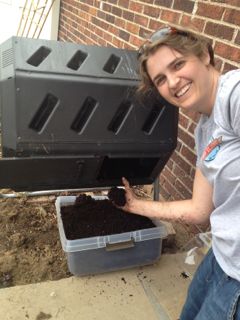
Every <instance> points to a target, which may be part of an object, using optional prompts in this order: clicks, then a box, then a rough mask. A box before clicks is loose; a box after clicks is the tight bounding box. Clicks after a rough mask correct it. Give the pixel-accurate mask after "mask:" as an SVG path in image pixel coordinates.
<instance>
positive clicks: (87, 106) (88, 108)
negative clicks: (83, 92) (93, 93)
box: [71, 97, 97, 134]
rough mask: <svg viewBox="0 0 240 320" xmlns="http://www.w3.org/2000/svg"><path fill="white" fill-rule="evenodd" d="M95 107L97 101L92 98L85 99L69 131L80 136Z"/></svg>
mask: <svg viewBox="0 0 240 320" xmlns="http://www.w3.org/2000/svg"><path fill="white" fill-rule="evenodd" d="M96 107H97V101H96V100H95V99H93V98H92V97H87V98H86V99H85V101H84V103H83V105H82V107H81V109H80V111H79V112H78V114H77V116H76V118H75V119H74V121H73V123H72V125H71V129H72V130H74V131H76V132H77V133H79V134H81V133H82V132H83V130H84V129H85V127H86V125H87V124H88V122H89V120H90V118H91V116H92V115H93V113H94V111H95V110H96Z"/></svg>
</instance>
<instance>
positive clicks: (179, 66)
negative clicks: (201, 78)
mask: <svg viewBox="0 0 240 320" xmlns="http://www.w3.org/2000/svg"><path fill="white" fill-rule="evenodd" d="M184 64H185V61H184V60H180V61H178V62H176V63H175V65H174V68H175V69H176V70H179V69H181V67H183V66H184Z"/></svg>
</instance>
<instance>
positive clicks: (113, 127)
mask: <svg viewBox="0 0 240 320" xmlns="http://www.w3.org/2000/svg"><path fill="white" fill-rule="evenodd" d="M132 108H133V104H132V103H131V102H130V101H123V102H122V103H121V104H120V106H119V107H118V110H117V112H116V113H115V115H114V117H113V118H112V120H111V122H110V123H109V125H108V130H109V131H112V132H114V133H115V134H117V133H118V132H119V131H120V129H121V128H122V126H123V124H124V122H125V120H126V119H127V117H128V115H129V113H130V112H131V110H132Z"/></svg>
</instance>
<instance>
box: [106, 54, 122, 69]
mask: <svg viewBox="0 0 240 320" xmlns="http://www.w3.org/2000/svg"><path fill="white" fill-rule="evenodd" d="M120 60H121V59H120V58H119V57H117V56H116V55H115V54H111V56H110V58H109V59H108V61H107V62H106V63H105V65H104V67H103V70H104V71H106V72H108V73H114V72H115V70H116V69H117V66H118V65H119V62H120Z"/></svg>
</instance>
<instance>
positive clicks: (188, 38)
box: [138, 27, 215, 94]
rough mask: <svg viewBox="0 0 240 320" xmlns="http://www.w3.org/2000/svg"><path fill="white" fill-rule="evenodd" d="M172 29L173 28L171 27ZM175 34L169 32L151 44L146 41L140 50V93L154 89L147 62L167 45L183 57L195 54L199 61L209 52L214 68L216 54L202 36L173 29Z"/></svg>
mask: <svg viewBox="0 0 240 320" xmlns="http://www.w3.org/2000/svg"><path fill="white" fill-rule="evenodd" d="M170 28H171V27H170ZM173 30H174V32H171V31H170V32H169V33H168V34H167V35H166V36H164V37H162V38H161V39H160V40H156V41H153V42H151V40H150V41H146V42H145V43H144V44H143V46H142V47H140V49H139V63H140V70H139V71H140V76H141V82H140V84H139V87H138V93H142V94H144V93H146V92H147V91H149V90H151V89H153V88H154V84H153V83H152V80H151V79H150V77H149V74H148V71H147V66H146V63H147V60H148V58H149V57H150V56H151V55H153V54H154V53H155V52H156V51H157V50H158V49H159V48H160V47H161V46H163V45H166V46H168V47H170V48H172V49H174V50H176V51H178V52H179V53H181V54H183V55H188V54H193V55H195V56H197V57H198V58H199V59H201V58H203V56H204V55H205V54H206V52H208V54H209V56H210V64H211V65H212V66H213V67H214V65H215V62H214V53H213V49H212V46H211V44H210V43H209V42H208V41H207V40H206V39H205V38H203V37H202V36H200V35H198V34H195V33H193V32H191V31H184V30H181V29H178V28H177V29H175V28H173Z"/></svg>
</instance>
